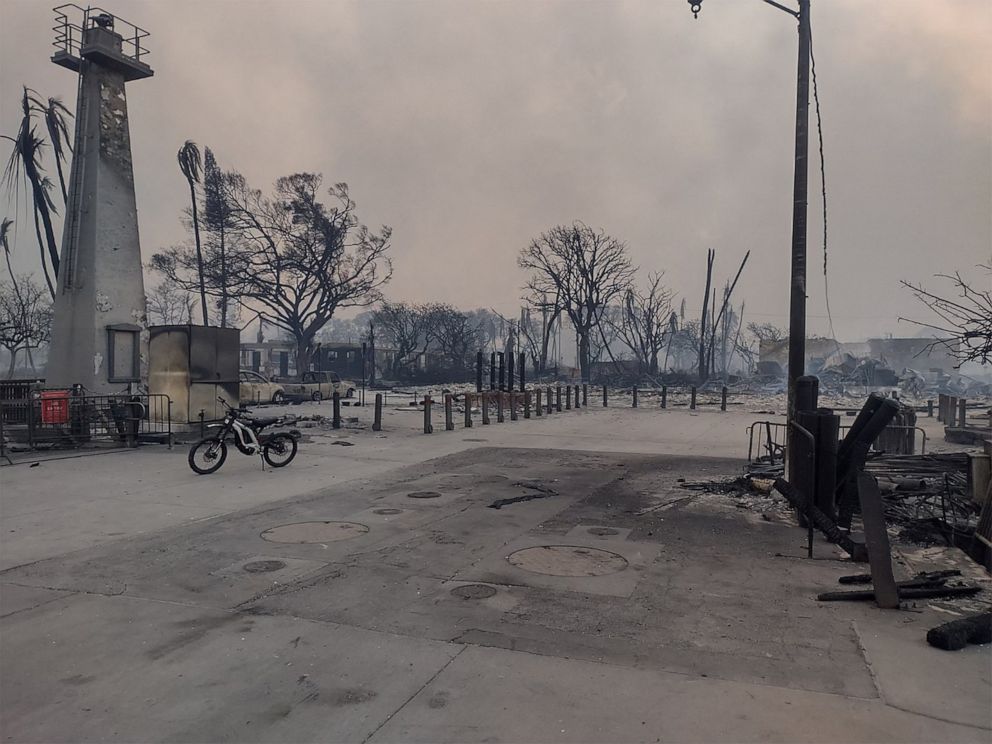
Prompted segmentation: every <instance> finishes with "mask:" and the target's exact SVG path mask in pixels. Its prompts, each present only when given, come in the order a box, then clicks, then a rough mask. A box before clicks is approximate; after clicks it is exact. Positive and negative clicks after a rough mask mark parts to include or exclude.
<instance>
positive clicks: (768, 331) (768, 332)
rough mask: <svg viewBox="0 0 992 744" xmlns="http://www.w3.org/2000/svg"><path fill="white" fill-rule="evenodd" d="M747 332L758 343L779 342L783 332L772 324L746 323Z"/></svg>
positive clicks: (783, 334)
mask: <svg viewBox="0 0 992 744" xmlns="http://www.w3.org/2000/svg"><path fill="white" fill-rule="evenodd" d="M747 330H748V332H749V333H750V334H751V335H752V336H754V337H755V338H756V339H757V340H758V341H781V340H782V339H784V338H785V331H784V330H783V329H781V328H779V327H778V326H777V325H775V324H774V323H748V324H747Z"/></svg>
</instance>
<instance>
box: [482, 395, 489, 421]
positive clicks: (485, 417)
mask: <svg viewBox="0 0 992 744" xmlns="http://www.w3.org/2000/svg"><path fill="white" fill-rule="evenodd" d="M480 406H481V408H482V425H483V426H489V393H483V394H482V402H481V403H480Z"/></svg>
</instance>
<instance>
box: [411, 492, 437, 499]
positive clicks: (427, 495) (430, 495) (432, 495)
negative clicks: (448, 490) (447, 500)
mask: <svg viewBox="0 0 992 744" xmlns="http://www.w3.org/2000/svg"><path fill="white" fill-rule="evenodd" d="M406 497H407V498H408V499H439V498H441V494H439V493H438V492H437V491H414V492H413V493H408V494H407V495H406Z"/></svg>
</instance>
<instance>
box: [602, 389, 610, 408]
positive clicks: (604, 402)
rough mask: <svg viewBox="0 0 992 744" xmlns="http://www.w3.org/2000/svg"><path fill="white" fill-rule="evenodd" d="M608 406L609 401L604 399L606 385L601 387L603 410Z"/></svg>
mask: <svg viewBox="0 0 992 744" xmlns="http://www.w3.org/2000/svg"><path fill="white" fill-rule="evenodd" d="M608 405H609V400H608V399H607V397H606V385H603V408H606V407H607V406H608Z"/></svg>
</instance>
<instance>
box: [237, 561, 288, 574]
mask: <svg viewBox="0 0 992 744" xmlns="http://www.w3.org/2000/svg"><path fill="white" fill-rule="evenodd" d="M283 568H286V564H285V562H283V561H252V562H251V563H246V564H245V565H244V570H245V571H247V572H248V573H270V572H272V571H278V570H280V569H283Z"/></svg>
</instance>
